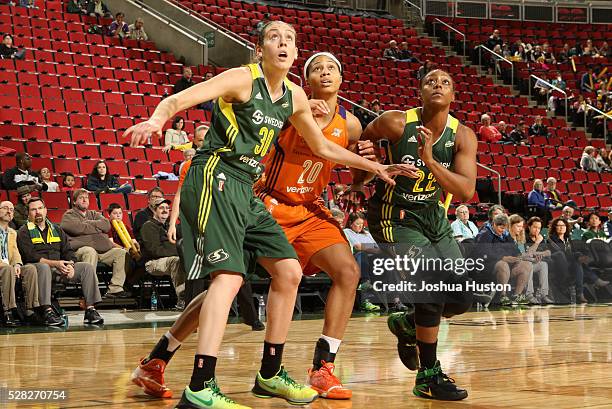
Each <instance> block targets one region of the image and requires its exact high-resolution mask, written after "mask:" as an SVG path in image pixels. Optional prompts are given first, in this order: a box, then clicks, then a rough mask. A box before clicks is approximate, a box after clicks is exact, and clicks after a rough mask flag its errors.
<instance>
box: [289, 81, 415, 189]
mask: <svg viewBox="0 0 612 409" xmlns="http://www.w3.org/2000/svg"><path fill="white" fill-rule="evenodd" d="M293 107H294V110H293V115H291V117H290V118H289V119H290V121H291V123H292V124H293V126H295V128H296V129H297V131H298V132H299V134H300V135H302V137H303V138H304V140H305V141H306V143H307V144H308V147H309V148H310V149H311V150H312V152H313V153H314V154H315V155H317V156H320V157H322V158H324V159H327V160H330V161H332V162H336V163H340V164H342V165H346V166H350V167H355V168H359V169H363V170H365V171H368V172H372V173H374V174H376V175H377V176H378V177H380V178H381V179H383V180H384V181H385V182H387V183H390V184H392V185H394V184H395V182H394V181H393V179H391V176H394V175H398V174H404V173H405V172H406V171H407V169H405V166H404V165H393V166H384V165H381V164H379V163H377V162H373V161H370V160H367V159H365V158H362V157H361V156H359V155H356V154H354V153H353V152H351V151H348V150H346V149H344V148H342V147H341V146H339V145H337V144H335V143H333V142H331V141H328V140H327V138H325V137H324V136H323V133H322V132H321V129H320V128H319V126H318V125H317V123H316V122H315V120H314V118H313V116H312V111H311V110H310V106H309V104H308V99H307V98H306V94H305V93H304V90H303V89H302V88H300V87H299V86H297V85H294V88H293Z"/></svg>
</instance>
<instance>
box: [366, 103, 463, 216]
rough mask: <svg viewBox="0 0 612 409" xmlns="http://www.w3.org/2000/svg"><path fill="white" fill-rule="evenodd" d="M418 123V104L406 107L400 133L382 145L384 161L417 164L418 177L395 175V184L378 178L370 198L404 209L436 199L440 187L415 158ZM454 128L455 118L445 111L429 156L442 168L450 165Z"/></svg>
mask: <svg viewBox="0 0 612 409" xmlns="http://www.w3.org/2000/svg"><path fill="white" fill-rule="evenodd" d="M421 125H422V122H421V108H414V109H410V110H408V111H406V125H405V126H404V133H403V134H402V137H401V138H400V139H399V140H398V141H396V142H395V143H394V144H389V145H388V146H387V148H386V156H387V164H395V163H407V164H411V165H414V166H416V167H417V168H419V170H418V175H419V177H418V178H417V179H412V178H408V177H405V176H398V177H397V178H396V179H395V182H396V184H395V186H391V185H388V184H387V183H385V182H384V181H382V180H378V181H377V183H376V191H375V194H374V198H375V199H377V200H379V201H380V202H382V203H387V204H390V205H393V206H399V207H401V208H404V209H413V208H421V207H425V206H427V205H431V204H433V203H438V202H439V201H440V198H441V195H442V188H441V187H440V185H439V184H438V182H437V181H436V178H435V177H434V175H433V173H431V172H430V171H429V169H427V167H426V166H425V164H424V163H423V161H422V160H421V159H420V158H419V153H418V148H419V131H418V129H417V127H418V126H421ZM458 128H459V121H458V120H457V119H456V118H454V117H452V116H451V115H449V116H448V120H447V122H446V128H444V131H443V132H442V135H440V138H439V139H438V140H437V141H436V142H435V144H434V146H433V157H434V158H435V159H436V160H437V161H438V162H440V163H441V164H442V165H443V166H444V167H445V168H451V167H452V165H453V157H454V153H455V136H456V134H457V129H458Z"/></svg>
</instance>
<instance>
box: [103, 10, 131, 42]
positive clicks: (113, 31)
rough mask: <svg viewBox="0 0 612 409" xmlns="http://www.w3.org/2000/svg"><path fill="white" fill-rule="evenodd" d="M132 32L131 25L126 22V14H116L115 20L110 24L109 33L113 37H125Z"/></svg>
mask: <svg viewBox="0 0 612 409" xmlns="http://www.w3.org/2000/svg"><path fill="white" fill-rule="evenodd" d="M129 33H130V27H129V26H128V23H126V22H125V14H123V13H121V12H119V13H117V14H115V21H113V22H112V23H111V25H110V26H108V35H109V36H111V37H118V38H125V37H127V36H128V34H129Z"/></svg>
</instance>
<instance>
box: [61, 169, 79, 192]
mask: <svg viewBox="0 0 612 409" xmlns="http://www.w3.org/2000/svg"><path fill="white" fill-rule="evenodd" d="M75 183H76V181H75V179H74V175H73V174H72V173H70V172H67V173H64V178H63V180H62V192H71V191H73V190H74V189H76V187H75Z"/></svg>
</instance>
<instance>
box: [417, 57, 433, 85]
mask: <svg viewBox="0 0 612 409" xmlns="http://www.w3.org/2000/svg"><path fill="white" fill-rule="evenodd" d="M435 67H436V64H435V63H433V62H431V61H429V60H425V63H424V64H423V65H421V66H420V67H419V70H418V71H417V80H420V79H421V78H423V77H425V75H427V73H428V72H429V71H432V70H433V69H434V68H435Z"/></svg>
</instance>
